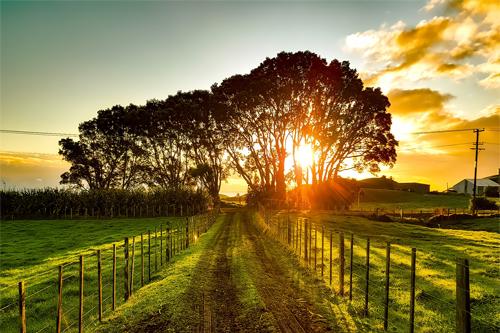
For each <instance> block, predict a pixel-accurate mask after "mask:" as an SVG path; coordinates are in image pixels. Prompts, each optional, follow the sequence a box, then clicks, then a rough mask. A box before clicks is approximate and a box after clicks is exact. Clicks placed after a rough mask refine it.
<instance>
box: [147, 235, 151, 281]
mask: <svg viewBox="0 0 500 333" xmlns="http://www.w3.org/2000/svg"><path fill="white" fill-rule="evenodd" d="M149 281H151V230H148V282H149Z"/></svg>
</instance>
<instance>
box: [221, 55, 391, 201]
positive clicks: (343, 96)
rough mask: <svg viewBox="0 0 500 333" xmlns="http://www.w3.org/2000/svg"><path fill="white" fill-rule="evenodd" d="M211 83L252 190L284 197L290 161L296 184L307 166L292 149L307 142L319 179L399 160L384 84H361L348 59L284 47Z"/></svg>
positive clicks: (236, 162)
mask: <svg viewBox="0 0 500 333" xmlns="http://www.w3.org/2000/svg"><path fill="white" fill-rule="evenodd" d="M212 90H213V92H214V94H215V95H216V96H217V97H218V98H219V100H220V101H221V103H223V104H224V105H225V107H226V113H227V118H226V119H227V121H226V122H225V123H224V124H222V125H221V127H222V128H223V130H224V131H225V132H226V133H227V135H228V136H231V139H232V140H231V142H230V143H229V144H228V146H227V152H228V155H229V156H230V157H231V158H232V163H233V166H234V168H235V169H236V170H237V171H238V172H239V174H240V175H241V176H242V178H243V179H245V180H246V182H247V183H248V185H249V187H250V189H252V190H256V191H257V190H265V191H272V192H276V193H277V197H278V199H283V198H284V194H285V190H286V179H285V172H286V166H285V160H286V158H287V156H288V155H289V154H290V153H291V154H292V155H293V159H294V161H295V163H294V164H295V165H294V168H293V169H294V172H295V174H296V175H295V176H296V177H295V178H296V181H297V183H299V181H300V179H301V178H302V172H303V170H302V168H300V165H299V163H298V161H297V160H296V156H295V152H296V151H297V149H299V147H301V146H303V145H305V144H310V145H312V148H313V150H314V158H313V165H312V166H311V174H312V181H313V182H314V183H320V182H329V181H332V180H335V179H336V177H338V175H339V173H340V172H341V171H343V170H346V169H349V168H356V169H358V170H361V169H364V168H369V169H370V170H371V171H376V170H377V169H378V166H379V164H380V163H384V164H389V165H390V164H392V163H394V161H395V158H396V152H395V145H397V142H396V140H394V137H393V136H392V134H391V133H390V126H391V117H390V114H389V113H387V111H386V109H387V107H388V106H389V103H388V100H387V98H386V97H385V96H383V95H382V94H381V92H380V90H378V89H372V88H364V87H363V83H362V81H361V80H360V79H359V78H358V75H357V73H356V71H355V70H354V69H351V68H350V67H349V63H348V62H343V63H340V62H338V61H336V60H334V61H332V62H331V63H330V64H328V63H327V62H326V60H324V59H322V58H320V57H319V56H317V55H316V54H314V53H311V52H297V53H285V52H283V53H280V54H278V55H277V56H276V57H275V58H271V59H269V58H267V59H266V60H265V61H264V62H262V63H261V64H260V65H259V66H258V67H257V68H255V69H254V70H252V71H251V72H250V73H249V74H246V75H235V76H233V77H230V78H228V79H226V80H224V81H223V82H222V83H221V84H220V85H214V86H213V88H212ZM305 171H306V172H307V170H305ZM297 173H301V174H297Z"/></svg>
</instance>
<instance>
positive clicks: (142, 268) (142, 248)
mask: <svg viewBox="0 0 500 333" xmlns="http://www.w3.org/2000/svg"><path fill="white" fill-rule="evenodd" d="M141 287H144V235H143V234H142V232H141Z"/></svg>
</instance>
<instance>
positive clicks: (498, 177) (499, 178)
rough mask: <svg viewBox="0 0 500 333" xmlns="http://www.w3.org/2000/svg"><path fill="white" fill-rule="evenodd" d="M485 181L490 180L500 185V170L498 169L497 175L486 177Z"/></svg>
mask: <svg viewBox="0 0 500 333" xmlns="http://www.w3.org/2000/svg"><path fill="white" fill-rule="evenodd" d="M484 179H489V180H492V181H494V182H495V183H497V184H500V169H498V174H497V175H493V176H489V177H485V178H484Z"/></svg>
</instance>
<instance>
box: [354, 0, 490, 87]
mask: <svg viewBox="0 0 500 333" xmlns="http://www.w3.org/2000/svg"><path fill="white" fill-rule="evenodd" d="M441 5H444V6H445V7H446V8H447V10H446V11H445V13H447V14H448V15H447V16H435V17H433V18H432V19H430V20H423V21H421V22H420V23H418V24H417V25H416V26H414V27H407V26H406V25H405V23H404V22H401V21H400V22H398V23H396V24H394V25H392V26H390V27H387V26H385V25H382V26H381V27H380V28H379V29H378V30H367V31H364V32H358V33H355V34H351V35H349V36H347V37H346V39H345V49H346V50H347V51H352V52H357V53H361V54H362V55H363V57H364V58H365V59H366V60H367V62H369V63H370V65H371V66H373V68H372V70H371V71H372V73H371V74H370V75H369V78H368V82H367V83H368V84H371V85H379V86H382V88H384V86H395V85H396V84H398V83H399V82H408V81H412V82H416V81H419V80H423V79H432V78H436V77H440V76H446V77H450V78H453V79H462V78H465V77H470V76H471V75H472V74H479V75H480V78H479V80H478V84H480V85H481V86H483V87H485V88H498V87H499V86H500V78H499V75H498V73H499V72H500V69H499V66H498V61H499V59H500V23H499V20H498V17H500V2H498V1H473V0H469V1H441V0H431V1H429V2H428V4H427V5H426V7H424V8H425V10H428V11H430V10H435V9H436V8H437V7H438V6H441ZM495 17H496V20H495ZM386 90H387V89H386Z"/></svg>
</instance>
